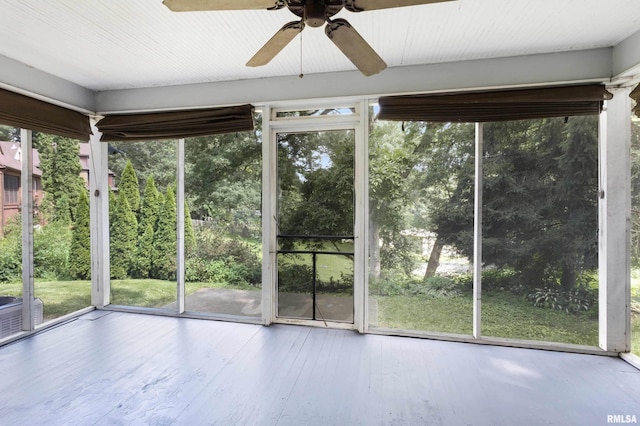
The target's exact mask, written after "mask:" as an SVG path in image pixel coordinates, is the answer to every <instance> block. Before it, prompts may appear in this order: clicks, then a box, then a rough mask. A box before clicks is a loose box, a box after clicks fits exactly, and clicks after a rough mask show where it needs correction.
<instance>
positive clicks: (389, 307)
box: [376, 292, 598, 346]
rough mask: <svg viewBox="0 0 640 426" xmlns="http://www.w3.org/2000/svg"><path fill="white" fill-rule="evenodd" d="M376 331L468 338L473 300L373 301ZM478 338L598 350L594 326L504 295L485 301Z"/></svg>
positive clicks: (406, 298)
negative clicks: (504, 339)
mask: <svg viewBox="0 0 640 426" xmlns="http://www.w3.org/2000/svg"><path fill="white" fill-rule="evenodd" d="M376 299H377V300H378V326H379V327H385V328H397V329H404V330H424V331H434V332H442V333H456V334H467V335H469V334H472V332H473V330H472V311H473V307H472V298H471V297H470V296H468V295H467V296H456V297H446V298H422V297H411V296H377V297H376ZM482 334H483V335H484V336H491V337H503V338H511V339H524V340H541V341H550V342H562V343H571V344H579V345H590V346H597V344H598V321H597V319H591V318H587V317H586V316H584V315H583V316H574V315H567V314H565V313H563V312H560V311H553V310H550V309H542V308H537V307H535V306H533V305H531V304H529V303H528V302H526V301H524V300H522V299H521V298H520V297H517V296H514V295H511V294H510V293H506V292H496V293H491V294H485V295H483V300H482Z"/></svg>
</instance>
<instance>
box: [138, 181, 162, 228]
mask: <svg viewBox="0 0 640 426" xmlns="http://www.w3.org/2000/svg"><path fill="white" fill-rule="evenodd" d="M160 195H161V194H160V193H159V192H158V190H157V189H156V185H155V181H154V179H153V176H149V178H148V179H147V182H146V184H145V186H144V195H143V197H142V204H141V207H140V223H139V224H138V225H139V226H138V235H139V236H142V234H144V233H145V232H146V230H147V225H151V229H152V230H155V229H156V225H157V222H158V214H159V213H160V208H161V207H162V200H161V197H160Z"/></svg>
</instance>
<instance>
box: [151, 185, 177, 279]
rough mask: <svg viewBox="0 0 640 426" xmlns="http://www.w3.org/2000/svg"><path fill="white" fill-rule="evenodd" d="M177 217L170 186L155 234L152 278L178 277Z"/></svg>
mask: <svg viewBox="0 0 640 426" xmlns="http://www.w3.org/2000/svg"><path fill="white" fill-rule="evenodd" d="M176 218H177V212H176V199H175V196H174V194H173V188H172V187H171V186H169V187H168V188H167V194H166V196H165V197H164V204H163V205H162V210H161V211H160V215H159V217H158V227H157V231H156V232H155V233H154V235H153V251H152V253H153V256H152V260H151V265H152V273H151V276H152V278H158V279H161V280H173V279H175V278H176V254H177V251H176V250H177V247H176V239H177V235H176Z"/></svg>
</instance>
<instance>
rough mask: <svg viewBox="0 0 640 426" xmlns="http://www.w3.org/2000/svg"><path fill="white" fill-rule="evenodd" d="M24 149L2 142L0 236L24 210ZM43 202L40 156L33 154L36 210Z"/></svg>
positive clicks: (34, 202)
mask: <svg viewBox="0 0 640 426" xmlns="http://www.w3.org/2000/svg"><path fill="white" fill-rule="evenodd" d="M21 170H22V149H21V148H20V144H19V143H15V142H2V141H0V215H1V218H0V236H2V235H4V226H5V225H6V224H7V221H8V220H9V218H11V217H12V216H15V215H16V214H18V213H20V210H21V209H22V207H21V203H22V185H21V179H20V176H21V174H22V173H21ZM40 201H42V171H41V170H40V156H39V155H38V151H37V150H34V152H33V205H34V209H36V208H37V206H38V205H39V204H40Z"/></svg>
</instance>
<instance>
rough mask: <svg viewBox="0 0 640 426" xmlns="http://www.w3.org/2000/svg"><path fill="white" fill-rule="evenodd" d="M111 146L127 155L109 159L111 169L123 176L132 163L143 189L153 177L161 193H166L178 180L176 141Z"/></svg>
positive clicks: (128, 143) (121, 143)
mask: <svg viewBox="0 0 640 426" xmlns="http://www.w3.org/2000/svg"><path fill="white" fill-rule="evenodd" d="M110 145H111V146H112V147H113V148H115V149H118V150H120V151H122V152H124V153H125V155H113V156H110V157H109V168H110V169H111V170H112V171H113V172H114V173H115V174H116V176H121V175H122V173H123V172H124V169H125V167H126V165H127V162H129V161H130V162H131V164H132V166H133V169H134V170H135V171H136V176H137V178H138V180H139V181H140V184H141V187H143V188H144V186H146V182H147V179H148V178H149V177H151V176H153V179H154V182H155V186H156V188H157V189H158V190H159V191H165V190H166V188H167V186H168V185H171V183H172V182H174V181H175V180H176V158H177V150H176V143H175V141H169V140H161V141H140V142H128V141H127V142H111V143H110Z"/></svg>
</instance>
